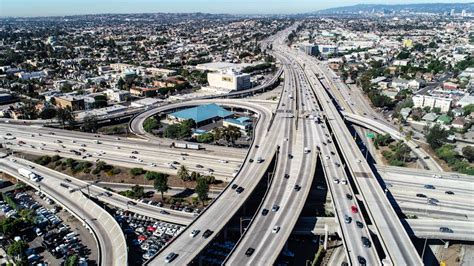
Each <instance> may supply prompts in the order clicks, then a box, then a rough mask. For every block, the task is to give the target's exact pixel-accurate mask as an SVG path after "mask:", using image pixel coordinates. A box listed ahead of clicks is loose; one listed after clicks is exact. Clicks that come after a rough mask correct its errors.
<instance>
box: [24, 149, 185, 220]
mask: <svg viewBox="0 0 474 266" xmlns="http://www.w3.org/2000/svg"><path fill="white" fill-rule="evenodd" d="M17 164H20V165H23V166H24V168H27V169H29V168H30V166H32V167H34V169H33V171H35V172H36V173H38V174H40V175H42V176H48V177H49V179H50V180H55V181H56V182H57V183H65V184H67V185H68V186H70V187H71V188H73V189H77V188H82V189H81V190H82V192H84V193H90V195H91V196H93V197H96V198H97V199H99V200H100V201H103V202H105V203H107V204H110V205H112V206H115V207H117V208H121V209H124V210H130V211H132V212H134V213H137V214H141V215H145V216H148V217H151V218H155V219H158V220H162V221H166V222H170V223H176V224H182V225H186V224H189V223H190V222H191V221H192V220H193V218H194V214H192V213H186V212H183V211H176V210H170V209H168V208H161V207H158V206H153V205H149V204H144V203H140V202H138V201H135V200H131V199H130V198H127V197H125V196H122V195H120V194H118V193H114V192H110V191H107V190H105V189H103V188H102V187H99V186H97V185H96V184H94V182H85V181H82V180H79V179H77V178H74V177H72V176H68V175H65V174H63V173H60V172H57V171H54V170H51V169H49V168H47V167H44V166H41V165H39V164H35V163H32V162H30V161H26V160H23V159H19V158H17ZM66 179H69V180H71V182H68V181H67V180H66ZM106 192H108V193H110V196H107V194H106ZM130 202H133V204H129V203H130ZM161 211H167V212H168V213H169V214H164V213H160V212H161Z"/></svg>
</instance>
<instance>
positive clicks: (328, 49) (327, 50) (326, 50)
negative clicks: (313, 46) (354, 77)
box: [318, 44, 338, 55]
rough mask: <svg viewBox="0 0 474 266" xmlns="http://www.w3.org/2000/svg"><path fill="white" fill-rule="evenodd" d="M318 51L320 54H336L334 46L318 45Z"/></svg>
mask: <svg viewBox="0 0 474 266" xmlns="http://www.w3.org/2000/svg"><path fill="white" fill-rule="evenodd" d="M318 50H319V52H320V53H321V54H324V55H328V54H336V53H337V52H338V50H337V46H336V45H328V44H320V45H318Z"/></svg>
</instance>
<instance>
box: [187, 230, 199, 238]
mask: <svg viewBox="0 0 474 266" xmlns="http://www.w3.org/2000/svg"><path fill="white" fill-rule="evenodd" d="M199 232H201V230H197V229H196V230H193V231H192V232H191V234H189V236H190V237H195V236H197V235H198V234H199Z"/></svg>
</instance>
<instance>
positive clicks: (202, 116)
mask: <svg viewBox="0 0 474 266" xmlns="http://www.w3.org/2000/svg"><path fill="white" fill-rule="evenodd" d="M233 115H234V113H232V112H230V111H227V110H226V109H224V108H222V107H220V106H219V105H217V104H215V103H211V104H206V105H199V106H196V107H193V108H188V109H184V110H181V111H178V112H174V113H171V114H169V115H168V119H170V120H178V121H184V120H188V119H192V120H194V122H196V124H198V125H199V124H205V123H206V122H211V121H213V120H217V119H222V118H227V117H230V116H233Z"/></svg>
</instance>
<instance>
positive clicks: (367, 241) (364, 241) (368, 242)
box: [360, 236, 371, 248]
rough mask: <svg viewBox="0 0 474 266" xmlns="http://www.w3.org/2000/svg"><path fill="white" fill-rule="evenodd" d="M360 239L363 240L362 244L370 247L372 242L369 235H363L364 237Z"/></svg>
mask: <svg viewBox="0 0 474 266" xmlns="http://www.w3.org/2000/svg"><path fill="white" fill-rule="evenodd" d="M360 239H361V240H362V245H363V246H364V247H366V248H370V246H371V243H370V240H369V239H368V238H367V237H365V236H363V237H361V238H360Z"/></svg>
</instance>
